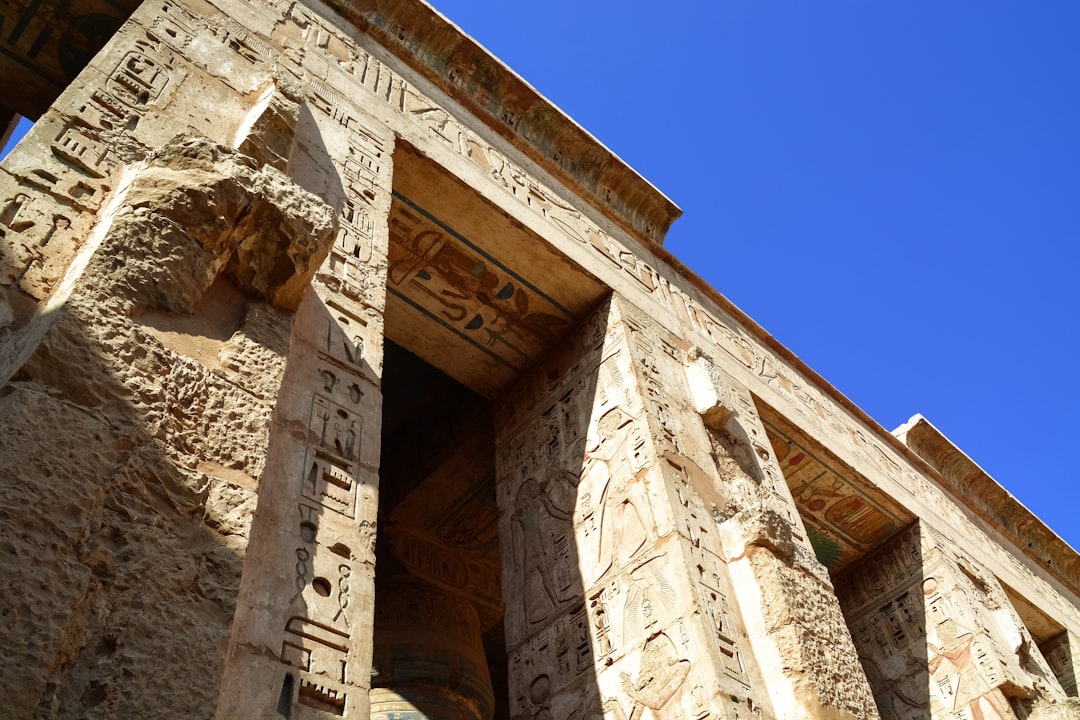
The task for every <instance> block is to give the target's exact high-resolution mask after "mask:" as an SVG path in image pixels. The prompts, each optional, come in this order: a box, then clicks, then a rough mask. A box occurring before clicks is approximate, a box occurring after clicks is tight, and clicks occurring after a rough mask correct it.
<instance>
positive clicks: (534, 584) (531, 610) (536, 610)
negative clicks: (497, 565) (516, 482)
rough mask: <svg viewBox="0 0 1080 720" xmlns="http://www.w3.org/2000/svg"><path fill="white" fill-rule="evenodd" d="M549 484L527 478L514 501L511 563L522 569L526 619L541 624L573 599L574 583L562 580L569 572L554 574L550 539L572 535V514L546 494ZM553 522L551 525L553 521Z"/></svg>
mask: <svg viewBox="0 0 1080 720" xmlns="http://www.w3.org/2000/svg"><path fill="white" fill-rule="evenodd" d="M548 485H549V482H548V481H544V482H538V481H537V480H536V479H535V478H532V477H530V478H528V479H526V480H525V482H523V483H522V484H521V487H520V488H518V492H517V497H516V498H515V500H514V514H513V522H514V540H513V542H514V562H515V563H516V564H517V567H518V568H520V570H521V581H522V592H523V594H524V597H525V617H526V620H527V621H528V622H529V623H537V622H541V621H543V620H544V619H546V618H547V617H549V616H550V615H551V613H552V612H553V611H555V610H556V609H558V608H559V607H561V606H562V605H563V604H565V603H567V602H569V601H570V600H571V599H573V596H572V586H573V583H568V582H566V580H565V578H567V577H571V578H572V577H573V573H572V572H557V570H558V568H557V565H558V563H559V560H560V558H559V557H557V556H556V554H555V552H554V547H555V546H556V545H557V544H565V543H556V542H553V539H558V536H560V535H561V536H562V537H563V538H566V536H568V535H569V534H570V533H571V532H572V528H571V513H570V511H568V510H565V509H563V508H562V507H560V506H559V505H558V504H556V503H555V502H554V501H553V500H552V498H551V495H550V494H549V492H548ZM553 521H554V522H553Z"/></svg>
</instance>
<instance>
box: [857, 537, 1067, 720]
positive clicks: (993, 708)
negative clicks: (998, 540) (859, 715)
mask: <svg viewBox="0 0 1080 720" xmlns="http://www.w3.org/2000/svg"><path fill="white" fill-rule="evenodd" d="M837 587H838V589H839V591H838V597H839V598H840V601H841V604H842V606H843V607H844V610H845V615H846V617H847V618H848V621H849V625H850V627H851V632H852V637H853V639H854V641H855V644H856V647H857V648H858V650H859V655H860V659H861V660H862V662H863V666H864V668H865V669H866V673H867V677H868V679H869V680H870V683H871V687H872V688H873V691H874V695H875V700H876V701H877V704H878V707H879V709H880V710H881V712H882V716H883V717H896V718H900V719H901V720H907V719H911V720H914V719H915V718H923V717H926V715H927V713H928V712H929V714H930V715H932V716H934V717H938V716H942V717H944V716H947V715H948V716H953V714H955V713H961V714H958V715H955V716H956V717H1013V715H1012V714H1011V713H1012V710H1011V709H1010V704H1009V697H1011V696H1021V697H1033V696H1034V695H1035V693H1036V692H1046V693H1048V694H1047V699H1053V698H1054V697H1055V696H1056V694H1058V693H1061V691H1060V690H1059V689H1057V688H1049V687H1048V686H1047V685H1046V682H1045V680H1046V678H1048V677H1050V676H1051V673H1050V668H1051V667H1052V664H1047V661H1046V660H1044V659H1043V657H1042V654H1041V653H1040V652H1039V651H1038V649H1037V648H1035V647H1034V641H1033V640H1032V639H1031V638H1030V637H1025V636H1027V631H1026V630H1025V629H1024V628H1023V624H1022V622H1021V621H1020V619H1019V617H1017V616H1016V614H1015V612H1014V611H1012V610H1011V606H1010V605H1009V603H1008V600H1007V599H1006V596H1005V594H1004V591H1003V590H1002V589H1001V587H1000V586H999V585H998V584H997V581H996V579H994V578H993V576H991V575H989V574H986V573H984V571H982V570H980V569H977V567H976V566H975V565H974V564H973V563H971V561H970V560H963V559H958V558H956V557H954V555H953V554H952V553H951V552H950V551H948V550H947V548H946V545H945V544H944V543H943V540H942V539H941V538H940V537H939V536H937V534H936V533H934V532H933V531H932V530H930V529H929V528H928V527H926V526H925V525H923V524H919V523H916V524H915V525H912V526H911V527H910V528H908V529H907V530H905V531H903V532H902V533H900V534H899V535H898V536H897V537H895V538H894V539H892V540H890V541H889V542H888V543H887V544H886V545H884V546H883V547H881V548H880V549H878V550H876V551H875V552H874V553H873V555H872V556H868V557H867V558H865V559H863V560H861V561H860V562H859V563H857V564H856V565H853V566H852V567H851V568H849V569H848V570H847V571H845V572H844V573H843V574H842V576H841V577H840V578H839V579H838V582H837ZM1018 637H1019V638H1023V639H1022V640H1021V647H1025V646H1026V647H1027V648H1028V649H1027V650H1023V651H1020V649H1019V648H1018V647H1016V646H1015V644H1016V642H1017V638H1018ZM1035 678H1039V680H1035ZM928 681H929V682H928ZM1036 688H1041V689H1040V690H1036Z"/></svg>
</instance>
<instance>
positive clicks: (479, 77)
mask: <svg viewBox="0 0 1080 720" xmlns="http://www.w3.org/2000/svg"><path fill="white" fill-rule="evenodd" d="M327 1H328V4H329V5H330V6H331V7H333V8H334V9H335V10H336V11H338V12H340V13H341V14H342V15H344V16H345V17H347V18H349V19H350V20H352V21H353V22H354V23H355V24H356V25H357V26H358V27H359V28H360V29H361V30H363V31H364V32H366V33H368V34H369V35H371V36H372V37H373V38H374V39H375V40H376V41H377V42H378V43H379V44H381V45H382V46H383V47H385V48H387V49H388V50H390V51H391V52H393V53H394V54H395V55H397V56H398V57H399V58H400V59H401V60H403V61H404V62H405V63H406V64H408V65H409V67H411V68H412V69H413V70H414V71H416V72H418V73H420V74H421V75H422V76H423V77H424V78H425V79H427V80H429V81H430V82H432V83H433V84H434V85H436V86H437V87H438V88H439V89H440V90H442V91H443V92H446V93H447V94H449V95H450V96H451V97H452V98H454V99H455V100H456V101H458V102H460V103H462V104H463V105H464V106H465V107H467V108H468V109H469V110H470V111H471V112H473V113H475V114H476V116H477V117H478V118H479V119H481V120H482V121H483V122H485V123H486V124H487V125H488V126H490V127H491V128H492V129H494V130H495V132H497V133H498V134H499V135H501V136H502V137H504V138H505V139H507V140H508V141H509V142H511V143H512V144H513V145H514V146H515V147H517V148H518V149H519V150H521V151H522V152H524V153H525V154H526V155H528V156H529V157H530V158H531V159H532V160H534V161H535V162H536V163H538V164H539V165H540V166H541V167H543V168H544V169H545V170H547V171H548V172H551V173H552V174H553V175H555V177H557V178H559V179H560V180H561V181H563V182H566V183H567V184H568V185H569V186H570V187H571V188H572V189H573V190H575V191H576V192H578V193H580V194H581V196H582V197H583V198H585V199H586V200H588V201H589V203H590V204H592V205H593V206H594V207H596V208H597V209H598V210H600V211H601V212H603V213H604V214H605V215H607V216H608V217H609V218H611V219H612V220H614V221H615V222H616V223H617V224H619V225H620V226H621V227H623V228H625V229H626V230H628V231H630V232H631V234H633V235H634V236H635V237H638V238H643V239H645V240H646V241H647V242H648V243H649V244H650V245H657V246H658V245H661V244H662V243H663V241H664V236H665V235H666V234H667V231H668V228H669V227H670V226H671V223H672V222H674V221H675V219H676V218H678V217H679V216H680V215H682V210H680V209H679V207H678V206H676V205H675V203H673V202H672V201H671V200H669V199H668V198H667V197H666V196H665V195H664V194H663V193H661V192H660V191H659V190H657V189H656V188H655V187H654V186H653V185H652V184H651V183H649V181H647V180H645V179H644V178H643V177H641V176H640V175H639V174H638V173H637V172H636V171H635V170H633V169H632V168H631V167H630V166H629V165H627V164H626V163H625V162H624V161H623V160H622V159H621V158H619V157H618V156H617V155H615V153H613V152H612V151H611V150H609V149H608V148H606V147H605V146H604V145H603V144H601V143H600V141H599V140H597V139H596V138H595V137H593V136H592V135H591V134H589V133H588V132H587V131H586V130H585V129H583V128H582V127H581V126H580V125H578V124H577V123H576V122H574V121H573V120H571V119H570V117H569V116H568V115H567V114H566V113H564V112H563V111H562V110H561V109H559V108H558V107H556V106H555V105H554V103H552V102H551V101H550V100H548V99H547V98H545V97H544V96H543V95H541V94H540V93H539V92H538V91H537V90H536V89H535V88H533V87H532V86H531V85H529V84H528V83H527V82H525V80H523V79H522V78H521V77H520V76H519V75H518V74H517V73H515V72H514V71H513V70H511V69H510V68H509V67H507V66H506V65H505V64H504V63H503V62H502V61H501V60H499V59H498V58H496V57H495V56H494V55H492V54H491V53H490V52H489V51H488V50H487V49H485V48H484V47H483V46H481V45H480V44H479V43H477V42H476V41H475V40H473V39H472V38H471V37H469V36H468V35H467V34H466V33H464V32H463V31H462V30H461V28H459V27H457V26H456V25H454V24H453V23H452V22H450V21H449V20H448V19H447V18H446V17H445V16H443V15H442V14H440V13H439V12H438V11H437V10H435V9H434V8H432V7H431V6H430V5H428V4H427V3H426V2H422V1H421V0H359V1H357V2H344V1H343V0H327Z"/></svg>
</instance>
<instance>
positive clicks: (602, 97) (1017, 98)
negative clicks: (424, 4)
mask: <svg viewBox="0 0 1080 720" xmlns="http://www.w3.org/2000/svg"><path fill="white" fill-rule="evenodd" d="M435 5H436V7H437V8H439V10H440V11H442V12H443V13H444V14H445V15H446V16H447V17H449V18H450V19H451V20H453V21H454V22H455V23H457V24H458V25H459V26H461V27H462V29H464V30H465V31H466V32H468V33H469V34H471V35H472V36H473V37H475V38H476V39H477V40H478V41H479V42H480V43H482V44H483V45H485V46H486V47H487V48H488V49H490V50H491V51H493V52H494V53H495V54H496V55H497V56H499V57H500V58H502V59H503V60H504V61H505V62H506V63H507V64H508V65H509V66H510V67H512V68H514V69H515V70H516V71H517V72H519V73H520V74H521V75H522V76H523V77H524V78H525V79H526V80H527V81H529V82H530V83H531V84H532V85H534V86H535V87H536V88H537V89H538V90H540V92H542V93H543V94H545V95H546V96H547V97H549V98H550V99H552V100H553V101H554V102H555V103H556V104H558V105H559V106H560V107H562V108H563V109H564V110H565V111H566V112H567V113H568V114H569V115H570V116H571V117H573V118H574V119H575V120H577V121H578V122H579V123H580V124H581V125H583V126H584V127H585V128H586V129H587V130H589V131H590V132H592V133H593V134H594V135H595V136H596V137H597V138H599V139H600V140H601V141H602V142H603V143H604V144H606V145H607V146H608V147H610V148H611V149H612V150H614V151H615V152H616V153H617V154H619V155H620V156H621V157H622V158H623V159H624V160H626V161H627V162H628V163H629V164H630V165H631V166H632V167H634V168H635V169H636V170H638V171H639V172H640V173H641V174H642V175H643V176H644V177H646V178H647V179H648V180H650V181H651V182H652V183H653V184H655V185H656V186H657V187H658V188H659V189H660V190H662V191H663V192H664V193H665V194H666V195H668V196H669V197H670V198H671V199H672V200H674V201H675V202H676V203H677V204H678V205H679V206H680V207H682V208H683V210H684V212H685V215H684V217H683V218H681V219H680V220H678V221H676V223H675V225H674V226H673V228H672V230H671V232H670V233H669V235H668V240H667V243H666V244H667V247H668V248H669V249H671V250H672V251H673V252H674V253H675V254H676V255H677V256H678V257H679V258H680V259H682V260H683V261H684V262H686V263H687V264H688V265H689V266H690V267H691V268H692V269H694V270H695V271H696V272H697V273H699V274H700V275H702V276H703V277H704V278H705V279H706V280H707V281H709V282H710V283H711V284H712V285H713V286H714V287H716V288H717V289H718V290H719V291H720V292H722V293H723V294H724V295H726V296H727V297H728V298H730V299H731V300H732V301H733V302H735V303H736V304H737V305H738V306H739V307H740V308H742V309H743V310H744V311H746V312H747V313H748V314H749V315H750V316H751V317H753V318H754V319H755V320H757V321H758V322H759V323H760V324H761V325H763V326H764V327H765V329H766V330H768V331H769V332H771V333H772V334H773V335H774V336H776V337H777V338H778V339H779V340H780V341H781V342H783V343H784V344H785V345H787V346H788V347H789V348H791V350H793V351H794V352H795V353H796V354H797V355H799V356H800V357H801V358H802V359H803V360H805V361H806V362H807V363H808V364H809V365H810V366H811V367H813V368H814V369H815V370H817V371H818V372H819V373H821V374H822V375H823V376H824V377H825V378H826V379H827V380H829V381H830V382H831V383H832V384H833V385H835V386H836V387H837V388H838V389H839V390H840V391H841V392H843V393H844V394H846V395H847V396H848V397H850V398H851V399H852V400H854V401H855V402H856V403H857V404H858V405H860V406H861V407H862V408H863V409H864V410H866V411H867V412H868V413H869V414H870V415H871V416H872V417H873V418H875V419H876V420H877V421H878V422H880V423H881V424H882V425H884V426H885V427H886V428H888V429H890V430H891V429H893V428H895V427H897V426H898V425H900V424H901V423H903V422H905V421H906V420H907V419H908V417H910V416H911V415H912V414H914V413H916V412H921V413H923V414H924V415H925V416H926V417H927V418H928V419H929V420H930V421H931V422H933V423H934V424H935V425H937V427H938V428H939V429H940V430H941V431H942V432H944V433H945V434H946V435H948V436H949V437H950V438H951V439H952V440H953V441H954V442H956V443H957V444H958V445H959V446H960V447H961V448H962V449H963V450H964V451H965V452H967V454H968V455H970V456H971V457H972V458H973V459H974V460H975V461H976V462H978V463H979V464H980V465H981V466H982V467H983V468H984V469H985V470H987V471H988V472H989V473H990V474H991V475H993V476H994V477H995V478H996V479H997V480H999V481H1000V482H1001V483H1002V484H1003V485H1005V487H1007V488H1008V489H1009V490H1010V491H1011V492H1012V493H1013V494H1014V495H1015V496H1017V497H1018V498H1019V499H1020V500H1021V501H1022V502H1023V503H1024V504H1025V505H1027V506H1028V507H1029V508H1030V509H1031V510H1033V511H1034V512H1035V513H1036V514H1037V515H1039V516H1040V517H1041V518H1043V520H1044V521H1046V522H1047V523H1048V524H1049V525H1050V526H1051V527H1052V528H1053V529H1055V530H1056V531H1057V532H1058V533H1059V534H1060V535H1062V536H1063V537H1064V538H1065V539H1066V540H1068V541H1069V542H1070V544H1071V545H1072V546H1073V547H1074V548H1080V519H1078V518H1077V515H1078V514H1080V507H1078V506H1080V502H1078V499H1080V493H1078V491H1077V484H1076V481H1077V471H1076V469H1075V466H1074V465H1073V464H1072V457H1073V453H1074V452H1076V450H1077V449H1078V448H1077V440H1076V432H1077V430H1078V429H1080V421H1078V420H1080V390H1078V387H1080V382H1078V380H1077V379H1076V377H1075V373H1076V371H1077V369H1078V367H1077V365H1078V363H1077V362H1076V352H1077V349H1078V342H1080V335H1078V326H1080V322H1078V319H1077V315H1078V312H1080V283H1077V281H1076V278H1075V275H1076V273H1077V270H1078V265H1080V262H1078V261H1080V250H1078V245H1080V42H1077V38H1080V3H1076V2H1053V1H1050V0H1040V1H1039V2H1035V3H1031V2H1029V3H1023V2H997V1H996V0H980V1H979V2H973V1H969V2H959V1H958V2H945V3H942V2H928V1H924V2H913V1H911V0H905V1H903V2H897V1H891V0H829V2H816V3H810V2H786V3H780V2H770V1H768V0H710V1H705V0H702V1H700V2H693V1H688V0H668V2H665V3H659V4H658V3H652V2H651V3H643V2H627V1H625V0H624V1H622V2H612V1H609V0H593V1H591V2H581V1H577V2H566V1H564V0H548V2H545V3H542V4H534V3H528V4H526V3H516V2H506V0H497V1H496V0H435Z"/></svg>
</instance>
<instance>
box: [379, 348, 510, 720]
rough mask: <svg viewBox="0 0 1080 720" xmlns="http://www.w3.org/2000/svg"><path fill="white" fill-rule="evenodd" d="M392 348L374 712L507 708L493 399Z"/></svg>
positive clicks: (474, 715) (466, 715) (468, 715)
mask: <svg viewBox="0 0 1080 720" xmlns="http://www.w3.org/2000/svg"><path fill="white" fill-rule="evenodd" d="M385 352H386V354H385V368H386V370H385V374H384V377H383V402H384V406H383V407H384V411H383V438H382V463H381V467H380V472H379V475H380V478H379V486H380V504H379V535H378V543H377V546H376V558H377V560H376V581H375V635H374V645H375V649H374V667H373V670H372V675H373V677H372V688H373V689H372V693H371V709H372V717H373V718H382V717H391V716H392V717H411V716H410V715H401V714H400V713H402V712H414V710H413V709H414V708H415V711H422V712H423V715H417V717H438V718H454V719H457V718H461V720H466V719H468V720H474V719H475V720H487V719H488V718H496V719H502V718H508V717H509V715H508V711H507V700H506V651H505V648H504V647H503V627H502V616H503V609H502V591H501V587H500V582H499V576H500V573H499V564H500V557H499V534H498V519H499V514H498V508H497V507H496V503H495V478H494V472H495V468H494V445H493V439H492V417H491V407H490V403H489V402H488V401H487V400H485V399H484V398H483V397H481V396H479V395H477V394H476V393H474V392H472V391H471V390H469V389H468V388H466V387H464V386H463V385H461V384H459V383H457V382H456V381H454V380H452V379H451V378H449V377H447V376H446V375H445V374H443V373H442V372H440V371H438V370H437V369H435V368H434V367H432V366H431V365H428V364H427V363H425V362H424V361H422V360H420V359H419V358H417V357H416V356H415V355H412V354H411V353H409V352H408V351H406V350H404V349H402V348H401V347H400V346H398V345H396V344H394V343H393V342H389V341H388V342H387V344H386V350H385ZM393 713H398V714H393Z"/></svg>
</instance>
